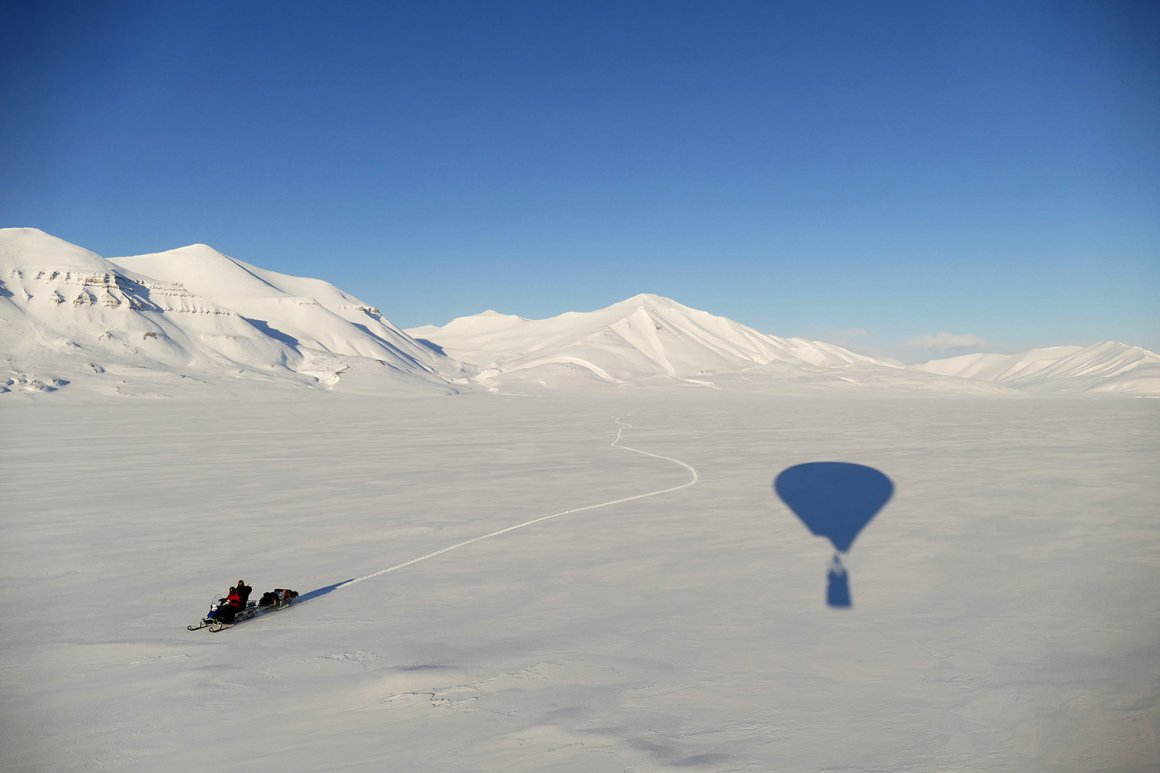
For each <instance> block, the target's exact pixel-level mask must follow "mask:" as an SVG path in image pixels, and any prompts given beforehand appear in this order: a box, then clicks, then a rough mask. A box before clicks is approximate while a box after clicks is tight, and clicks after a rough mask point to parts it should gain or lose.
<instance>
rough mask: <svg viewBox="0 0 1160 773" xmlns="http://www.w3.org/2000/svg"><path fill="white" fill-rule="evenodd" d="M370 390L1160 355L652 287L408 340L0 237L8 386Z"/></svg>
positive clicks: (355, 319) (840, 381) (1068, 381)
mask: <svg viewBox="0 0 1160 773" xmlns="http://www.w3.org/2000/svg"><path fill="white" fill-rule="evenodd" d="M259 382H260V383H262V384H264V385H266V386H267V387H270V388H284V389H291V388H315V389H328V390H329V389H334V390H338V391H347V392H356V393H366V394H405V393H420V394H422V393H431V392H442V393H455V392H459V391H474V390H479V389H487V390H491V391H501V392H502V391H527V390H529V389H530V390H557V389H558V390H569V391H574V390H584V389H606V388H610V387H612V388H616V387H619V388H646V387H650V386H655V385H670V386H679V387H686V388H716V389H727V390H728V389H745V390H760V391H768V392H776V393H798V392H805V393H818V392H821V393H835V392H836V393H859V392H874V393H892V392H899V393H913V392H925V393H944V394H976V395H1019V394H1023V393H1027V392H1032V393H1074V394H1119V395H1150V396H1156V395H1160V357H1158V356H1157V355H1156V354H1154V353H1152V352H1149V351H1146V350H1144V349H1140V348H1138V347H1133V346H1128V345H1125V344H1119V343H1103V344H1098V345H1096V346H1090V347H1079V346H1064V347H1053V348H1050V349H1036V350H1033V351H1031V352H1027V353H1024V354H1019V355H996V354H973V355H965V356H962V357H953V358H950V359H945V360H935V361H932V362H928V363H924V364H922V365H917V366H909V367H908V366H902V365H899V364H897V363H892V362H886V361H882V360H877V359H874V358H872V357H867V356H864V355H861V354H857V353H855V352H852V351H849V350H847V349H844V348H842V347H839V346H835V345H833V344H828V343H824V342H821V341H810V340H806V339H802V338H780V337H778V336H774V335H770V334H767V333H762V332H760V331H757V330H754V329H753V328H749V327H746V326H744V325H741V324H739V323H737V322H734V321H732V320H729V319H726V318H724V317H718V316H714V315H712V314H709V313H707V312H704V311H698V310H696V309H691V308H688V307H686V306H683V305H681V304H680V303H677V302H676V301H673V300H671V299H668V298H663V297H661V296H657V295H637V296H634V297H632V298H629V299H627V300H625V301H622V302H620V303H617V304H613V305H612V306H609V307H607V308H605V309H601V310H599V311H593V312H568V313H565V314H561V315H559V316H556V317H552V318H550V319H543V320H529V319H523V318H521V317H515V316H510V315H506V314H499V313H497V312H494V311H487V312H484V313H482V314H477V315H473V316H468V317H460V318H458V319H455V320H452V321H451V322H449V323H447V324H446V325H444V326H442V327H435V326H426V327H419V328H413V329H410V330H406V331H404V330H400V329H399V328H398V327H396V326H395V325H393V324H391V322H390V321H389V320H387V319H386V318H385V317H384V316H383V315H382V313H380V312H379V310H378V309H375V308H374V307H372V306H370V305H369V304H367V303H365V302H363V301H361V300H359V299H358V298H356V297H355V296H353V295H351V294H349V293H347V292H344V291H343V290H340V289H339V288H337V287H335V286H333V285H331V284H329V283H327V282H324V281H322V280H319V279H308V278H303V277H296V276H290V275H287V274H280V273H277V272H274V271H268V270H265V269H261V268H258V267H257V266H253V265H250V264H247V263H244V262H242V261H240V260H237V259H234V258H231V257H228V256H226V255H223V254H221V253H220V252H217V251H216V250H214V249H212V248H211V247H208V246H206V245H201V244H198V245H192V246H189V247H182V248H180V249H175V250H170V251H168V252H161V253H156V254H152V255H138V256H134V257H124V258H110V259H106V258H103V257H101V256H99V255H97V254H95V253H93V252H90V251H88V250H85V249H83V248H81V247H78V246H76V245H73V244H70V243H68V242H65V241H63V240H61V239H58V238H56V237H54V236H50V235H48V234H46V233H44V232H43V231H39V230H37V229H32V228H8V229H0V392H9V393H20V392H54V391H59V390H62V389H68V390H69V391H72V392H77V393H87V394H121V395H142V396H143V395H155V396H168V395H178V394H187V393H195V394H206V393H209V392H213V391H215V390H218V391H220V390H222V389H243V390H253V389H255V388H257V384H258V383H259Z"/></svg>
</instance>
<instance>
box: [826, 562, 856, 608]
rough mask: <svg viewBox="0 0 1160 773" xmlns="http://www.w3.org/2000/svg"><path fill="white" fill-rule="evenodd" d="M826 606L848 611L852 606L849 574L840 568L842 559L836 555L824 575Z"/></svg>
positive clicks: (843, 568)
mask: <svg viewBox="0 0 1160 773" xmlns="http://www.w3.org/2000/svg"><path fill="white" fill-rule="evenodd" d="M826 605H827V606H830V607H833V608H834V609H849V608H850V607H852V606H854V602H853V601H852V600H851V598H850V574H849V572H847V571H846V567H844V566H842V559H841V558H840V557H839V556H838V554H837V553H835V554H834V559H833V561H831V562H830V571H829V573H828V574H827V575H826Z"/></svg>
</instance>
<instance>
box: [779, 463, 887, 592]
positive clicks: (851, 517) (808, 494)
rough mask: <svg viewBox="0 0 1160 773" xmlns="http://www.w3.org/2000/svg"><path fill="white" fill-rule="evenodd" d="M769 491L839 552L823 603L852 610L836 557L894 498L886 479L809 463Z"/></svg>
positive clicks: (854, 468)
mask: <svg viewBox="0 0 1160 773" xmlns="http://www.w3.org/2000/svg"><path fill="white" fill-rule="evenodd" d="M773 489H774V491H776V492H777V495H778V496H779V497H781V498H782V501H784V502H785V503H786V505H788V506H789V508H790V509H791V510H793V511H794V513H795V514H796V515H797V517H798V518H800V519H801V521H802V523H804V524H805V525H806V528H808V529H809V530H810V533H811V534H815V535H817V536H819V537H825V538H827V539H828V540H830V544H832V545H833V546H834V550H836V551H837V552H836V553H835V554H834V559H833V561H832V562H831V564H830V570H829V573H828V575H827V578H826V603H827V604H829V605H830V606H831V607H835V608H839V609H842V608H849V607H852V606H853V602H852V600H851V597H850V577H849V574H848V573H847V572H846V568H845V567H844V566H842V560H841V557H840V554H841V553H846V552H848V551H849V550H850V547H851V546H852V545H853V544H854V540H855V539H857V537H858V534H859V533H860V532H861V531H862V529H863V528H865V526H866V524H868V523H870V521H871V520H873V519H874V516H876V515H877V514H878V511H879V510H881V509H882V507H883V505H885V504H886V503H887V502H888V501H889V500H890V497H891V496H892V495H893V494H894V484H893V483H892V482H891V480H890V478H888V477H886V475H885V474H883V473H882V472H881V471H879V470H876V469H874V468H873V467H867V466H865V465H862V464H850V463H849V462H809V463H807V464H799V465H796V466H794V467H790V468H788V469H786V470H783V471H782V472H781V474H780V475H778V476H777V479H776V480H775V481H774V483H773Z"/></svg>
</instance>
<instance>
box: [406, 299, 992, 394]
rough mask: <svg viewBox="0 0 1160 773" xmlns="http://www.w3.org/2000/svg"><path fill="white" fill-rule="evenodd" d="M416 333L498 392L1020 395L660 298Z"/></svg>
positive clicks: (492, 317)
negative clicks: (657, 388)
mask: <svg viewBox="0 0 1160 773" xmlns="http://www.w3.org/2000/svg"><path fill="white" fill-rule="evenodd" d="M407 332H408V333H410V334H411V335H413V336H415V337H416V338H418V339H420V340H424V341H428V342H430V343H431V344H433V345H435V346H437V347H439V348H441V349H442V350H443V351H445V352H446V353H447V354H449V355H451V356H452V357H454V358H455V359H459V360H463V361H465V362H471V363H474V364H475V365H476V366H478V367H479V369H480V373H479V376H478V377H477V380H478V381H479V382H481V383H483V384H485V385H487V386H489V387H490V388H492V389H505V388H507V389H512V388H523V387H536V388H560V387H573V388H575V387H583V386H584V385H593V384H606V385H617V386H639V385H644V384H658V383H669V384H673V383H679V384H689V385H696V386H703V387H717V388H744V389H758V390H776V391H781V392H786V391H803V390H804V391H817V390H819V389H821V390H825V391H832V390H835V389H837V390H841V391H845V392H854V391H862V392H864V391H866V390H874V391H881V390H887V391H889V390H897V391H902V392H916V391H918V392H941V393H959V394H961V393H968V394H980V393H981V394H1003V393H1011V390H1009V389H1007V388H1005V387H1000V386H998V385H995V384H988V383H982V382H974V381H967V380H964V379H955V378H948V377H945V376H937V375H934V374H929V373H922V372H919V371H913V370H909V369H906V368H904V367H902V366H900V365H897V364H895V363H890V362H885V361H881V360H875V359H873V358H871V357H866V356H864V355H861V354H856V353H854V352H851V351H849V350H847V349H843V348H842V347H840V346H835V345H833V344H828V343H825V342H822V341H810V340H807V339H804V338H781V337H778V336H774V335H769V334H766V333H762V332H760V331H757V330H754V329H753V328H751V327H747V326H745V325H742V324H740V323H737V322H734V321H733V320H730V319H726V318H725V317H718V316H715V315H713V314H710V313H708V312H705V311H699V310H697V309H691V308H689V307H687V306H683V305H681V304H680V303H677V302H676V301H674V300H672V299H669V298H664V297H661V296H658V295H648V294H642V295H635V296H633V297H632V298H629V299H627V300H625V301H621V302H620V303H616V304H613V305H612V306H609V307H607V308H604V309H600V310H598V311H592V312H568V313H565V314H560V315H558V316H555V317H551V318H549V319H541V320H532V319H524V318H522V317H516V316H511V315H506V314H499V313H497V312H495V311H486V312H483V313H482V314H476V315H474V316H469V317H460V318H458V319H455V320H452V321H451V322H449V323H448V324H446V325H444V326H442V327H435V326H425V327H417V328H410V329H408V331H407Z"/></svg>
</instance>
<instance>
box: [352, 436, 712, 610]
mask: <svg viewBox="0 0 1160 773" xmlns="http://www.w3.org/2000/svg"><path fill="white" fill-rule="evenodd" d="M613 420H614V421H615V422H616V423H617V424H619V425H620V427H619V428H618V429H617V430H616V439H615V440H613V441H612V442H611V443H609V445H610V446H612V447H613V448H619V449H621V450H624V451H631V452H633V453H634V454H641V455H643V456H651V457H652V458H654V459H663V460H664V461H666V462H672V463H673V464H679V465H680V466H682V467H684V468H685V469H686V470H688V471H689V472H690V473H691V474H692V477H691V478H690V479H689V480H688V481H686V482H685V483H682V484H681V485H679V486H670V487H669V488H664V489H660V490H658V491H649V492H646V493H644V494H634V495H633V496H630V497H622V498H620V499H613V500H610V501H608V502H599V503H597V504H594V505H585V506H584V507H574V508H572V509H570V510H563V511H561V512H559V513H552V514H551V515H541V516H540V517H539V518H533V519H532V520H530V521H524V522H523V523H517V524H515V525H514V526H508V527H507V528H504V529H498V530H496V531H493V532H490V533H488V534H481V535H480V536H478V537H472V538H471V539H469V540H464V541H463V542H457V543H455V544H454V545H448V546H447V547H445V548H440V549H439V550H436V551H433V552H431V553H427V554H425V555H422V556H419V557H418V558H412V559H411V560H410V561H404V562H403V563H401V564H395V565H394V566H388V567H387V568H386V569H380V570H379V571H377V572H372V573H371V574H367V575H363V576H362V577H355V578H354V579H353V580H347V581H346V582H344V583H343V584H342V585H339V586H338V587H337V588H335V590H342V589H343V588H346V587H349V586H351V585H354V584H355V583H360V582H363V581H364V580H371V579H374V578H375V577H380V576H382V575H384V574H390V573H391V572H397V571H399V570H400V569H406V568H407V567H408V566H414V565H415V564H418V563H421V562H423V561H428V560H430V559H432V558H436V557H437V556H441V555H443V554H444V553H450V552H451V551H452V550H458V549H459V548H464V547H467V546H468V545H474V544H475V543H476V542H482V541H483V540H485V539H491V538H492V537H498V536H500V535H501V534H507V533H509V532H513V531H516V530H517V529H522V528H524V527H525V526H533V525H535V524H537V523H543V522H544V521H550V520H552V519H553V518H562V517H564V516H565V515H573V514H574V513H583V512H585V511H588V510H596V509H598V508H601V507H611V506H613V505H622V504H624V503H625V502H635V501H636V500H638V499H647V498H648V497H659V496H660V495H662V494H671V493H672V492H674V491H680V490H681V489H683V488H688V487H689V486H695V485H696V484H697V483H698V482H699V481H700V480H701V475H700V473H698V472H697V470H696V468H694V467H693V466H692V465H689V464H686V463H684V462H682V461H681V460H680V459H674V458H673V457H671V456H663V455H661V454H654V453H652V452H651V451H642V450H641V449H639V448H630V447H629V446H624V445H621V444H620V438H621V435H623V433H624V430H626V429H631V428H632V425H631V424H627V423H625V422H623V421H621V420H620V419H617V418H615V417H614V419H613Z"/></svg>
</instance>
